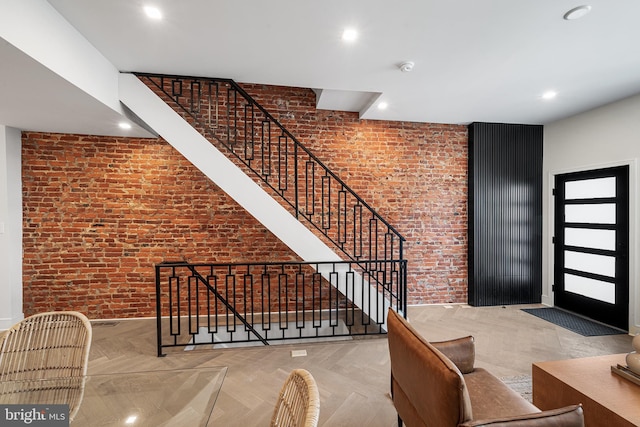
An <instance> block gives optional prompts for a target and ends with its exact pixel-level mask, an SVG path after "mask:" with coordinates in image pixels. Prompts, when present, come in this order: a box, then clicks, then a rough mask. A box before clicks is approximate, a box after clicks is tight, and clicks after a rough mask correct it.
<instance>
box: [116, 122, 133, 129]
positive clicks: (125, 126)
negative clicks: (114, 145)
mask: <svg viewBox="0 0 640 427" xmlns="http://www.w3.org/2000/svg"><path fill="white" fill-rule="evenodd" d="M118 126H120V129H125V130H129V129H131V124H130V123H127V122H120V123H118Z"/></svg>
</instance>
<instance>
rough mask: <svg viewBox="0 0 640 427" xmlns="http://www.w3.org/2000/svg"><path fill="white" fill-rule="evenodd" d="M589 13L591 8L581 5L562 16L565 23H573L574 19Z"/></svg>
mask: <svg viewBox="0 0 640 427" xmlns="http://www.w3.org/2000/svg"><path fill="white" fill-rule="evenodd" d="M589 12H591V6H589V5H583V6H578V7H574V8H573V9H571V10H570V11H568V12H567V13H565V14H564V16H563V18H564V19H566V20H567V21H573V20H575V19H580V18H582V17H583V16H585V15H586V14H587V13H589Z"/></svg>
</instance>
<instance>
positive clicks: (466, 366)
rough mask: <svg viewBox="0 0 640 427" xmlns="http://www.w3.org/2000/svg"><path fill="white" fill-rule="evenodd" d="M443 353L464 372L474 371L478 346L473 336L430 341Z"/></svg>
mask: <svg viewBox="0 0 640 427" xmlns="http://www.w3.org/2000/svg"><path fill="white" fill-rule="evenodd" d="M430 344H431V345H433V346H434V347H435V348H437V349H438V350H439V351H440V352H441V353H442V354H444V355H445V356H447V358H448V359H449V360H451V361H452V362H453V363H454V364H455V365H456V366H457V367H458V369H460V372H461V373H463V374H468V373H469V372H473V365H474V363H475V358H476V347H475V343H474V340H473V337H472V336H468V337H463V338H457V339H453V340H447V341H438V342H430Z"/></svg>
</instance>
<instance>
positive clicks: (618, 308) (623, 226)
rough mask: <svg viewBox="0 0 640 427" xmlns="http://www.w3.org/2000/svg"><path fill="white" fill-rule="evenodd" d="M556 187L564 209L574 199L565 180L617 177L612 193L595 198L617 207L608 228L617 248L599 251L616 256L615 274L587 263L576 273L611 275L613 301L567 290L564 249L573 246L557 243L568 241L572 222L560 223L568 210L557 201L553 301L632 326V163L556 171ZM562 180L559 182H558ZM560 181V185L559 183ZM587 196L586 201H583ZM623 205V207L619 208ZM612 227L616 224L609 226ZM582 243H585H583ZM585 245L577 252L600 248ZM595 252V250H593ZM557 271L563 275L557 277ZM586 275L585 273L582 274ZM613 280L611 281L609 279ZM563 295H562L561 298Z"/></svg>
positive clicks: (588, 226)
mask: <svg viewBox="0 0 640 427" xmlns="http://www.w3.org/2000/svg"><path fill="white" fill-rule="evenodd" d="M555 178H556V179H555V181H556V187H555V196H556V199H555V200H556V202H558V201H560V202H562V204H563V205H564V209H568V208H569V207H570V206H572V205H573V204H574V203H575V202H574V201H573V200H571V199H567V198H566V195H565V186H566V183H569V182H580V181H585V180H586V181H589V180H594V179H599V178H614V179H615V182H616V188H615V194H614V195H613V196H607V197H603V196H600V197H599V198H598V199H599V200H600V201H599V202H595V203H596V204H601V203H606V204H607V205H610V204H612V203H614V204H615V206H617V208H616V210H615V214H614V215H615V219H614V222H613V224H610V223H609V222H607V223H606V227H607V228H606V229H607V230H610V231H613V232H614V233H615V235H616V239H615V246H614V248H609V249H608V250H606V251H602V252H600V254H601V255H605V256H606V257H607V258H613V259H614V260H615V267H614V268H615V272H614V273H613V277H611V275H610V274H604V273H602V274H603V275H600V274H593V275H591V273H589V272H588V271H586V270H588V267H586V270H584V269H581V268H578V271H576V272H575V274H578V275H579V276H580V275H582V274H585V275H586V277H590V278H592V279H595V280H597V281H604V282H609V280H610V279H613V280H614V281H613V284H614V287H615V292H614V301H613V302H606V301H604V300H603V299H600V298H598V297H591V296H587V295H585V294H582V293H579V292H578V293H574V292H571V291H567V290H566V286H567V284H566V283H565V280H564V279H565V278H564V277H563V276H564V275H565V274H566V272H567V271H566V268H567V265H566V261H565V255H566V252H565V251H567V250H568V251H572V250H573V249H572V247H571V246H569V247H567V246H561V248H565V249H564V250H562V249H561V250H558V247H557V245H566V240H565V239H566V237H565V233H568V230H570V229H572V226H565V227H562V226H560V224H559V223H558V221H560V223H561V224H562V223H564V221H565V219H564V218H565V215H564V213H565V210H563V209H558V204H556V211H555V213H554V214H555V220H556V227H555V235H554V245H556V246H554V258H555V262H554V273H555V278H554V282H553V289H554V302H555V304H556V305H558V306H560V303H562V308H565V309H567V310H571V311H573V312H575V313H578V314H580V315H584V316H588V317H590V318H592V319H595V320H598V321H601V322H605V323H606V324H608V325H611V326H615V327H618V328H621V329H625V330H627V329H628V327H629V287H630V281H629V221H630V219H629V210H630V209H629V198H630V196H629V166H617V167H613V168H604V169H593V170H588V171H583V172H574V173H570V174H562V175H556V177H555ZM558 181H560V182H558ZM558 184H560V185H561V187H560V188H559V187H558ZM580 200H581V201H579V202H578V203H580V205H579V206H585V203H586V204H588V205H590V203H591V200H592V199H591V198H590V197H588V196H585V199H580ZM582 200H585V201H582ZM620 208H623V209H622V210H620ZM601 226H603V224H597V225H595V224H591V223H589V224H585V225H584V226H583V227H582V226H581V227H580V228H586V229H593V228H592V227H601ZM609 227H613V228H609ZM581 246H582V245H581ZM585 246H586V247H585V248H582V247H576V248H575V251H576V253H584V252H582V251H583V250H584V251H587V252H586V253H589V252H588V251H590V250H594V251H596V252H595V253H597V252H598V250H596V249H588V248H591V246H588V244H585ZM591 253H594V252H591ZM558 275H559V276H560V277H558ZM583 277H584V276H583ZM609 283H611V282H609ZM561 296H562V299H561V298H560V297H561Z"/></svg>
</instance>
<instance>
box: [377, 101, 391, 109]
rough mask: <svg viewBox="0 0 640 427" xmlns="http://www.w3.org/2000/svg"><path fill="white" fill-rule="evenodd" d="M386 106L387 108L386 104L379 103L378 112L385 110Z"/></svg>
mask: <svg viewBox="0 0 640 427" xmlns="http://www.w3.org/2000/svg"><path fill="white" fill-rule="evenodd" d="M388 106H389V104H387V103H386V102H384V101H382V102H381V103H379V104H378V110H386V109H387V107H388Z"/></svg>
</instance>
